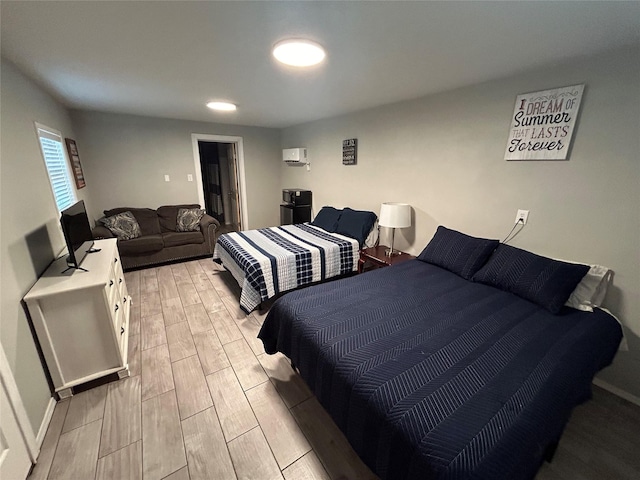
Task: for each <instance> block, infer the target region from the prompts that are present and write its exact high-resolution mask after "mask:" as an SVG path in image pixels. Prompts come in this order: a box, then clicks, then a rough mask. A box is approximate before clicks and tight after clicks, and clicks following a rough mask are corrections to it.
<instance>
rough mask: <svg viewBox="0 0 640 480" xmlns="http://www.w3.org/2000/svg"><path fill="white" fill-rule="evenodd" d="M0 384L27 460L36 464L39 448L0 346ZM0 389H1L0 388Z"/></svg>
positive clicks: (7, 361)
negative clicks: (27, 455)
mask: <svg viewBox="0 0 640 480" xmlns="http://www.w3.org/2000/svg"><path fill="white" fill-rule="evenodd" d="M0 382H2V385H3V387H4V389H5V391H6V392H7V397H8V398H9V403H10V404H11V409H12V412H11V413H12V414H13V417H14V418H15V419H16V422H17V424H18V427H19V428H20V433H21V435H22V441H23V442H24V444H25V446H26V448H27V453H28V454H29V459H30V460H31V463H32V464H35V463H36V460H37V459H38V454H39V453H40V448H39V447H38V444H37V442H36V436H35V434H34V433H33V429H32V428H31V424H30V423H29V418H28V417H27V411H26V409H25V408H24V404H23V403H22V398H21V397H20V392H19V391H18V385H17V384H16V381H15V379H14V378H13V373H12V372H11V369H10V368H9V360H8V359H7V356H6V355H5V353H4V348H3V347H2V345H1V344H0ZM0 388H2V387H0ZM5 415H6V413H5Z"/></svg>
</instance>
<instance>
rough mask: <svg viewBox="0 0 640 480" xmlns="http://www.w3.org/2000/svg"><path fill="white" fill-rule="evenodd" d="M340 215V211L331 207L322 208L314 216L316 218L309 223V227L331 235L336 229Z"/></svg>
mask: <svg viewBox="0 0 640 480" xmlns="http://www.w3.org/2000/svg"><path fill="white" fill-rule="evenodd" d="M341 214H342V210H338V209H336V208H333V207H322V208H321V209H320V211H319V212H318V214H317V215H316V218H314V219H313V222H311V225H315V226H316V227H320V228H322V229H323V230H326V231H327V232H332V233H333V232H335V231H336V229H337V228H338V221H339V220H340V215H341Z"/></svg>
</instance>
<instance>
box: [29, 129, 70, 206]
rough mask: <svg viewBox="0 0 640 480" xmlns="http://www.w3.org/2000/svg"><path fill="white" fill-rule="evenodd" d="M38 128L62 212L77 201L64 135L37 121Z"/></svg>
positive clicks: (45, 161) (53, 187) (57, 202)
mask: <svg viewBox="0 0 640 480" xmlns="http://www.w3.org/2000/svg"><path fill="white" fill-rule="evenodd" d="M36 130H37V132H38V140H39V141H40V149H41V151H42V157H43V158H44V163H45V166H46V167H47V173H48V174H49V181H50V182H51V190H52V191H53V196H54V197H55V200H56V206H57V207H58V211H59V212H61V211H62V210H64V209H65V208H67V207H70V206H71V205H73V204H74V203H76V194H75V191H74V189H73V185H72V184H71V175H70V174H69V167H68V164H67V156H66V155H65V153H64V147H63V146H62V136H61V135H60V132H58V131H56V130H54V129H52V128H49V127H45V126H44V125H40V124H39V123H36Z"/></svg>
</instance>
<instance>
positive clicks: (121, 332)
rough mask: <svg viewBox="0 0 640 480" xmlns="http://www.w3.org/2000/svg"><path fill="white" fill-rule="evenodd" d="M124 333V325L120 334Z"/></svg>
mask: <svg viewBox="0 0 640 480" xmlns="http://www.w3.org/2000/svg"><path fill="white" fill-rule="evenodd" d="M123 333H124V327H120V335H122V334H123Z"/></svg>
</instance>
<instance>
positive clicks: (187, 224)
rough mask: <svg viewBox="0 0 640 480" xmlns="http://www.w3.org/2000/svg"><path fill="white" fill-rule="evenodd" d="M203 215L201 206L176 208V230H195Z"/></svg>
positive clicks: (198, 227) (198, 228) (198, 226)
mask: <svg viewBox="0 0 640 480" xmlns="http://www.w3.org/2000/svg"><path fill="white" fill-rule="evenodd" d="M203 215H204V210H203V209H201V208H181V209H180V210H178V219H177V224H176V232H197V231H198V230H200V220H201V219H202V216H203Z"/></svg>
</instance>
